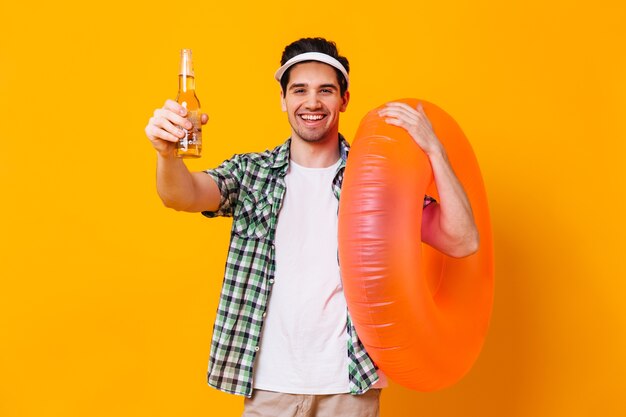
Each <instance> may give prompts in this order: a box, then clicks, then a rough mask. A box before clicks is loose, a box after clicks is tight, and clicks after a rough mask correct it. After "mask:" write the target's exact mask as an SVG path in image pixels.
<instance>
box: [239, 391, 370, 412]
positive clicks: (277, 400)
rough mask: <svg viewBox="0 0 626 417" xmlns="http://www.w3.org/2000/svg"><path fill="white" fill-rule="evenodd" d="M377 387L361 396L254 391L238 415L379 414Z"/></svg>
mask: <svg viewBox="0 0 626 417" xmlns="http://www.w3.org/2000/svg"><path fill="white" fill-rule="evenodd" d="M380 391H381V390H380V389H370V390H369V391H367V392H366V393H365V394H363V395H351V394H333V395H301V394H283V393H280V392H271V391H262V390H254V392H253V393H252V398H246V399H245V402H244V410H243V415H242V417H379V415H380V408H379V402H380Z"/></svg>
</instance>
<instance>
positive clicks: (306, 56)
mask: <svg viewBox="0 0 626 417" xmlns="http://www.w3.org/2000/svg"><path fill="white" fill-rule="evenodd" d="M303 61H318V62H323V63H324V64H328V65H330V66H331V67H334V68H337V69H338V70H339V71H341V73H342V74H343V76H344V78H345V79H346V86H350V78H349V77H348V71H346V69H345V68H344V66H343V65H341V62H339V61H337V60H336V59H335V58H333V57H332V56H330V55H326V54H323V53H321V52H305V53H303V54H300V55H296V56H294V57H293V58H291V59H290V60H289V61H287V62H285V65H283V66H282V67H280V68H278V71H276V74H274V78H276V81H278V82H280V79H281V78H282V77H283V74H284V73H285V71H287V70H288V69H289V68H291V67H293V66H294V65H296V64H298V63H300V62H303Z"/></svg>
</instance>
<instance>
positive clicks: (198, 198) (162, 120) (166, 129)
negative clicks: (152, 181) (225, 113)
mask: <svg viewBox="0 0 626 417" xmlns="http://www.w3.org/2000/svg"><path fill="white" fill-rule="evenodd" d="M186 114H187V109H185V108H184V107H183V106H181V105H180V104H178V103H176V102H175V101H172V100H167V101H166V102H165V105H164V106H163V107H162V108H160V109H157V110H155V111H154V116H153V117H152V118H150V120H149V122H148V125H147V126H146V128H145V132H146V136H148V139H149V140H150V142H151V143H152V146H153V147H154V149H155V150H156V151H157V179H156V183H157V192H158V194H159V197H161V200H162V201H163V204H164V205H165V206H166V207H169V208H173V209H175V210H180V211H189V212H199V211H206V210H208V211H215V210H217V209H218V207H219V204H220V192H219V189H218V186H217V183H216V182H215V181H214V180H213V178H211V176H209V175H207V174H205V173H203V172H193V173H192V172H190V171H189V170H188V169H187V166H186V165H185V163H184V162H183V160H182V159H180V158H178V157H177V156H176V143H177V142H178V140H179V139H180V138H182V137H183V136H184V132H183V131H182V130H181V129H180V128H179V127H178V126H183V127H185V128H191V122H190V121H189V120H187V119H186V118H185V116H186ZM207 121H208V116H207V115H206V114H203V115H202V124H206V122H207Z"/></svg>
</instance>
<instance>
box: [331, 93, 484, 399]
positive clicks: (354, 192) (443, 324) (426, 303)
mask: <svg viewBox="0 0 626 417" xmlns="http://www.w3.org/2000/svg"><path fill="white" fill-rule="evenodd" d="M399 101H402V102H405V103H407V104H409V105H411V106H413V107H415V106H416V105H417V103H418V100H415V99H406V100H399ZM420 101H421V103H422V105H423V107H424V111H425V113H426V115H427V116H428V118H429V119H430V121H431V123H432V126H433V130H434V131H435V134H436V135H437V137H438V138H439V139H440V141H441V142H442V143H443V145H444V147H445V148H446V152H447V154H448V157H449V160H450V162H451V164H452V167H453V169H454V171H455V173H456V174H457V177H458V178H459V180H460V181H461V183H462V184H463V187H464V188H465V191H466V193H467V195H468V197H469V200H470V202H471V205H472V209H473V212H474V217H475V221H476V224H477V226H478V230H479V233H480V248H479V250H478V252H476V253H475V254H473V255H471V256H468V257H465V258H460V259H458V258H451V257H448V256H445V255H443V254H442V253H440V252H438V251H436V250H434V249H433V248H431V247H429V246H427V245H424V244H422V243H421V238H420V237H421V221H422V204H423V196H424V195H425V194H428V195H430V196H433V197H435V198H438V194H437V190H436V188H435V186H434V182H433V175H432V170H431V167H430V163H429V160H428V158H427V157H426V155H425V154H424V152H423V151H422V150H421V149H420V148H419V146H418V145H417V144H416V143H415V141H414V140H413V139H412V138H411V137H410V136H409V135H408V133H407V132H406V131H405V130H404V129H401V128H399V127H396V126H392V125H388V124H387V123H385V122H384V120H382V119H381V118H380V117H379V116H378V114H377V110H378V109H375V110H373V111H371V112H370V113H368V114H367V115H366V116H365V118H364V119H363V121H362V122H361V125H360V127H359V129H358V131H357V134H356V138H355V140H354V142H353V144H352V148H351V150H350V157H349V158H348V162H347V165H346V169H345V173H344V181H343V186H342V191H341V200H340V205H339V262H340V265H341V273H342V279H343V285H344V291H345V295H346V299H347V303H348V309H349V310H350V315H351V317H352V321H353V322H354V324H355V327H356V330H357V333H358V335H359V338H360V339H361V341H362V343H363V345H364V346H365V348H366V350H367V352H368V353H369V355H370V356H371V358H372V360H373V361H374V362H375V363H376V365H377V366H378V367H380V369H382V370H383V371H384V372H385V374H386V375H387V376H389V377H390V378H391V379H392V380H394V381H395V382H397V383H399V384H401V385H403V386H405V387H407V388H411V389H414V390H418V391H433V390H436V389H440V388H444V387H448V386H450V385H452V384H454V383H456V382H457V381H458V380H459V379H461V378H462V377H463V376H464V375H465V374H466V373H467V372H468V371H469V369H470V368H471V367H472V365H473V363H474V362H475V360H476V358H477V357H478V354H479V353H480V350H481V348H482V345H483V342H484V339H485V335H486V333H487V327H488V324H489V319H490V316H491V309H492V304H493V288H494V267H493V242H492V233H491V226H490V220H489V210H488V207H487V198H486V194H485V189H484V185H483V181H482V177H481V175H480V170H479V167H478V163H477V161H476V157H475V156H474V152H473V151H472V148H471V146H470V144H469V142H468V141H467V139H466V138H465V135H464V134H463V132H462V131H461V129H460V128H459V126H458V124H457V123H456V122H455V121H454V120H453V119H452V117H450V116H449V115H448V114H447V113H445V112H444V111H443V110H441V109H440V108H438V107H436V106H435V105H433V104H431V103H428V102H425V101H422V100H420Z"/></svg>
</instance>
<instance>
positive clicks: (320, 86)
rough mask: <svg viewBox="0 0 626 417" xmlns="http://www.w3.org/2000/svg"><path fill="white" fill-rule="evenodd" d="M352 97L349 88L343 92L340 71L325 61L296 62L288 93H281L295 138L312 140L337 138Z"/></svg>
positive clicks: (283, 106)
mask: <svg viewBox="0 0 626 417" xmlns="http://www.w3.org/2000/svg"><path fill="white" fill-rule="evenodd" d="M349 98H350V95H349V93H348V92H347V91H346V93H345V94H344V96H343V97H342V96H341V93H340V91H339V82H338V80H337V73H336V72H335V70H334V68H333V67H331V66H330V65H327V64H323V63H321V62H305V63H302V64H297V65H295V66H294V67H293V68H292V69H291V72H290V74H289V83H287V91H286V92H285V94H284V97H283V95H282V94H281V100H282V108H283V111H286V112H287V117H288V118H289V124H290V125H291V131H292V138H293V139H294V140H297V139H302V140H304V141H305V142H311V143H314V142H323V141H326V140H333V139H334V140H336V139H337V134H338V132H339V113H340V112H344V111H346V107H347V106H348V100H349Z"/></svg>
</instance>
